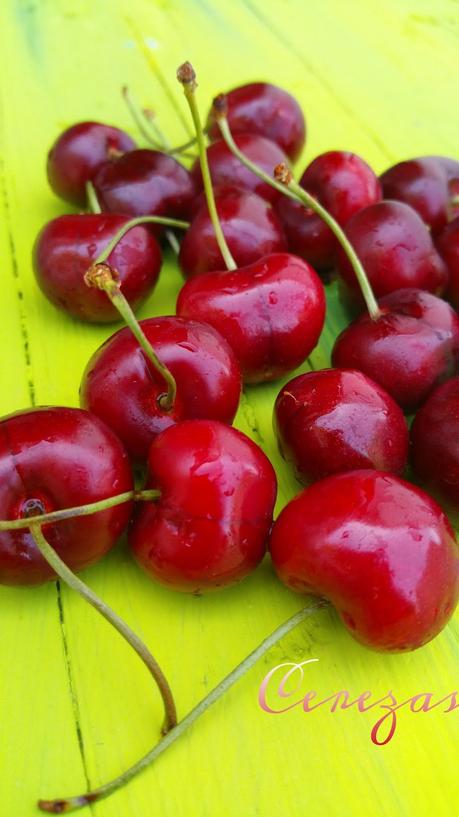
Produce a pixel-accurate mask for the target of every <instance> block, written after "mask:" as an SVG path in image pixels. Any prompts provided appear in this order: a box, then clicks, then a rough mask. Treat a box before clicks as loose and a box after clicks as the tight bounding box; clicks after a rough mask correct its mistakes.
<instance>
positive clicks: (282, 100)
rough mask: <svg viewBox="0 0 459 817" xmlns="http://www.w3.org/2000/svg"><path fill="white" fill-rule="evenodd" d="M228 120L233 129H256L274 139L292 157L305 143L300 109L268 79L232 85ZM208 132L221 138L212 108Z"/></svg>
mask: <svg viewBox="0 0 459 817" xmlns="http://www.w3.org/2000/svg"><path fill="white" fill-rule="evenodd" d="M225 96H226V100H227V103H228V121H229V125H230V128H231V130H232V132H233V133H258V134H260V135H261V136H265V137H266V138H267V139H271V140H272V141H273V142H276V143H277V144H278V145H279V147H281V148H282V150H283V151H284V153H286V154H287V156H289V157H290V159H292V161H295V159H297V158H298V156H299V154H300V153H301V150H302V148H303V145H304V141H305V136H306V125H305V121H304V116H303V112H302V110H301V108H300V106H299V105H298V102H297V101H296V99H294V97H293V96H291V94H289V93H287V91H284V90H283V89H282V88H278V87H277V86H276V85H270V84H269V83H267V82H252V83H250V84H248V85H241V86H239V87H238V88H233V90H232V91H229V92H228V93H227V94H226V95H225ZM207 125H208V135H209V138H210V139H212V140H215V139H219V138H220V130H219V127H218V125H217V123H216V122H215V121H214V115H213V111H212V110H211V111H210V113H209V117H208V122H207Z"/></svg>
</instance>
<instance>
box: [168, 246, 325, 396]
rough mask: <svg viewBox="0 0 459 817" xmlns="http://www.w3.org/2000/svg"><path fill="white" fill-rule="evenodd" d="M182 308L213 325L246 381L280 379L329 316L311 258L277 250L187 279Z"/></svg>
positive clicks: (179, 307)
mask: <svg viewBox="0 0 459 817" xmlns="http://www.w3.org/2000/svg"><path fill="white" fill-rule="evenodd" d="M177 314H178V315H181V316H182V317H184V318H190V319H193V320H201V321H206V322H207V323H209V324H210V325H211V326H214V327H215V328H216V329H217V327H218V331H219V332H220V333H221V334H222V335H223V337H224V338H226V340H227V341H228V343H229V345H230V346H231V348H232V349H233V351H234V353H235V355H236V358H237V360H238V361H239V365H240V367H241V371H242V376H243V379H244V381H245V382H246V383H261V382H266V381H269V380H275V379H276V378H278V377H281V375H283V374H285V373H287V372H290V371H292V369H295V368H296V367H297V366H299V365H300V364H301V363H303V362H304V361H305V359H306V358H307V356H308V355H309V354H310V353H311V352H312V350H313V349H314V347H315V346H316V345H317V342H318V340H319V337H320V333H321V331H322V328H323V324H324V320H325V294H324V288H323V284H322V282H321V280H320V278H319V276H318V275H317V273H316V272H315V271H314V270H313V268H312V267H310V266H309V264H307V263H306V261H303V260H302V259H301V258H298V257H297V256H295V255H289V254H288V253H272V254H271V255H266V256H264V257H263V258H261V259H260V260H259V261H256V262H255V263H254V264H250V265H249V266H246V267H240V268H238V269H236V270H234V271H233V270H229V271H221V272H208V273H206V274H205V275H199V276H198V277H196V278H192V279H191V280H189V281H187V282H186V284H185V285H184V286H183V288H182V290H181V291H180V294H179V297H178V300H177Z"/></svg>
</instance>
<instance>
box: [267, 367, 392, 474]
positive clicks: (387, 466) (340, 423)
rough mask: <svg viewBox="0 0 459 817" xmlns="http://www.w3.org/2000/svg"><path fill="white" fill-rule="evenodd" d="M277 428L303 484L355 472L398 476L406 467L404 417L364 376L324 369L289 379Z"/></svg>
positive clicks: (280, 403) (283, 448) (281, 398)
mask: <svg viewBox="0 0 459 817" xmlns="http://www.w3.org/2000/svg"><path fill="white" fill-rule="evenodd" d="M274 429H275V432H276V434H277V439H278V444H279V449H280V452H281V454H282V456H283V457H284V459H286V460H287V461H288V462H291V463H292V465H293V467H294V469H295V473H296V475H297V477H298V479H299V480H300V481H301V482H312V481H314V480H317V479H321V478H322V477H326V476H329V475H330V474H335V473H339V472H340V471H352V470H354V469H356V468H375V469H377V470H380V471H393V472H394V473H396V474H397V473H401V472H402V471H403V469H404V467H405V465H406V460H407V454H408V429H407V425H406V422H405V418H404V416H403V412H402V410H401V409H400V408H399V406H398V405H397V403H396V402H395V401H394V400H393V399H392V397H390V396H389V394H387V392H385V391H384V389H382V388H381V387H380V386H378V384H377V383H375V382H374V381H373V380H370V378H369V377H366V375H364V374H362V372H357V371H352V370H345V369H323V370H321V371H317V372H306V374H300V375H298V377H295V378H294V379H293V380H290V381H289V382H288V383H286V384H285V386H283V388H282V389H281V391H280V392H279V395H278V397H277V400H276V403H275V406H274Z"/></svg>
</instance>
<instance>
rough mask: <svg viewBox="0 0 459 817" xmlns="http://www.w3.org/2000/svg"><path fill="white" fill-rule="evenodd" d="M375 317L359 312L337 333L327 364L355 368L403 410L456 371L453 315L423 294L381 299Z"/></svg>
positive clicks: (457, 332) (458, 323) (458, 324)
mask: <svg viewBox="0 0 459 817" xmlns="http://www.w3.org/2000/svg"><path fill="white" fill-rule="evenodd" d="M379 307H380V309H381V313H382V314H381V317H379V318H378V319H377V320H373V319H372V318H370V316H369V315H368V314H364V315H362V316H360V317H359V318H357V320H355V321H354V322H353V323H351V324H350V325H349V326H348V327H347V328H346V329H344V331H343V332H341V334H340V335H339V337H338V338H337V340H336V343H335V345H334V347H333V352H332V361H333V365H334V366H336V367H338V368H344V369H345V368H348V369H359V370H360V371H362V372H364V374H366V375H367V376H368V377H371V378H372V379H373V380H375V381H376V382H377V383H379V385H380V386H382V387H383V388H384V389H385V390H386V391H387V392H388V393H389V394H390V395H391V396H392V397H393V398H394V400H395V401H396V402H397V403H398V404H399V406H401V407H402V408H404V409H406V410H407V411H411V410H413V409H416V408H417V407H418V406H419V405H420V404H421V403H422V402H423V401H424V400H425V399H426V398H427V396H428V395H429V393H430V392H431V391H432V389H433V388H434V387H435V386H436V385H437V383H439V382H440V381H441V380H444V379H445V378H447V377H449V376H451V375H452V374H454V372H455V371H456V367H457V361H458V352H459V316H458V315H457V314H456V312H455V311H454V310H453V309H452V308H451V307H450V306H449V304H447V303H446V302H445V301H443V300H441V298H437V297H436V296H435V295H431V294H430V293H429V292H424V291H422V290H416V289H403V290H399V291H398V292H393V293H391V294H390V295H386V297H385V298H381V300H380V301H379Z"/></svg>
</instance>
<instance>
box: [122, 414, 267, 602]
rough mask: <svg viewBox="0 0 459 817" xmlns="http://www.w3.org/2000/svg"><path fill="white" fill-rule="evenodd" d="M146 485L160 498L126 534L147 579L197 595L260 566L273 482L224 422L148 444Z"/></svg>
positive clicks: (179, 430)
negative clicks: (158, 493) (159, 493)
mask: <svg viewBox="0 0 459 817" xmlns="http://www.w3.org/2000/svg"><path fill="white" fill-rule="evenodd" d="M148 466H149V477H148V483H147V484H148V486H149V487H155V488H157V489H159V490H160V491H161V497H160V499H159V500H158V501H157V502H155V503H149V504H148V507H144V508H141V509H139V512H138V513H137V514H136V516H135V517H134V521H133V524H132V526H131V528H130V532H129V544H130V547H131V549H132V552H133V554H134V556H135V558H136V559H137V561H138V562H139V564H140V565H141V566H142V567H143V568H144V570H145V571H146V572H147V573H148V575H149V576H151V577H152V578H154V579H156V580H157V581H159V582H161V583H162V584H165V585H167V586H168V587H170V588H172V589H174V590H182V591H187V592H191V593H201V592H202V591H205V590H216V589H217V588H219V587H225V586H227V585H229V584H234V583H235V582H237V581H240V579H243V578H244V577H245V576H247V574H248V573H250V572H251V571H252V570H254V568H255V567H256V566H257V565H258V564H259V562H260V561H261V560H262V558H263V556H264V555H265V552H266V542H267V538H268V534H269V531H270V527H271V524H272V513H273V508H274V502H275V499H276V490H277V485H276V476H275V473H274V469H273V467H272V465H271V463H270V462H269V460H268V458H267V457H266V455H265V454H264V453H263V451H262V450H261V449H260V448H259V447H258V446H257V445H256V444H255V443H254V442H253V441H252V440H250V439H249V438H248V437H246V436H245V434H242V433H241V432H240V431H236V429H234V428H230V427H229V426H226V425H224V424H223V423H219V422H215V421H209V420H187V421H186V422H184V423H180V424H179V425H176V426H173V427H171V428H168V429H167V430H166V431H163V432H162V434H159V435H158V436H157V437H156V439H155V440H154V442H153V443H152V446H151V449H150V453H149V457H148Z"/></svg>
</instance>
